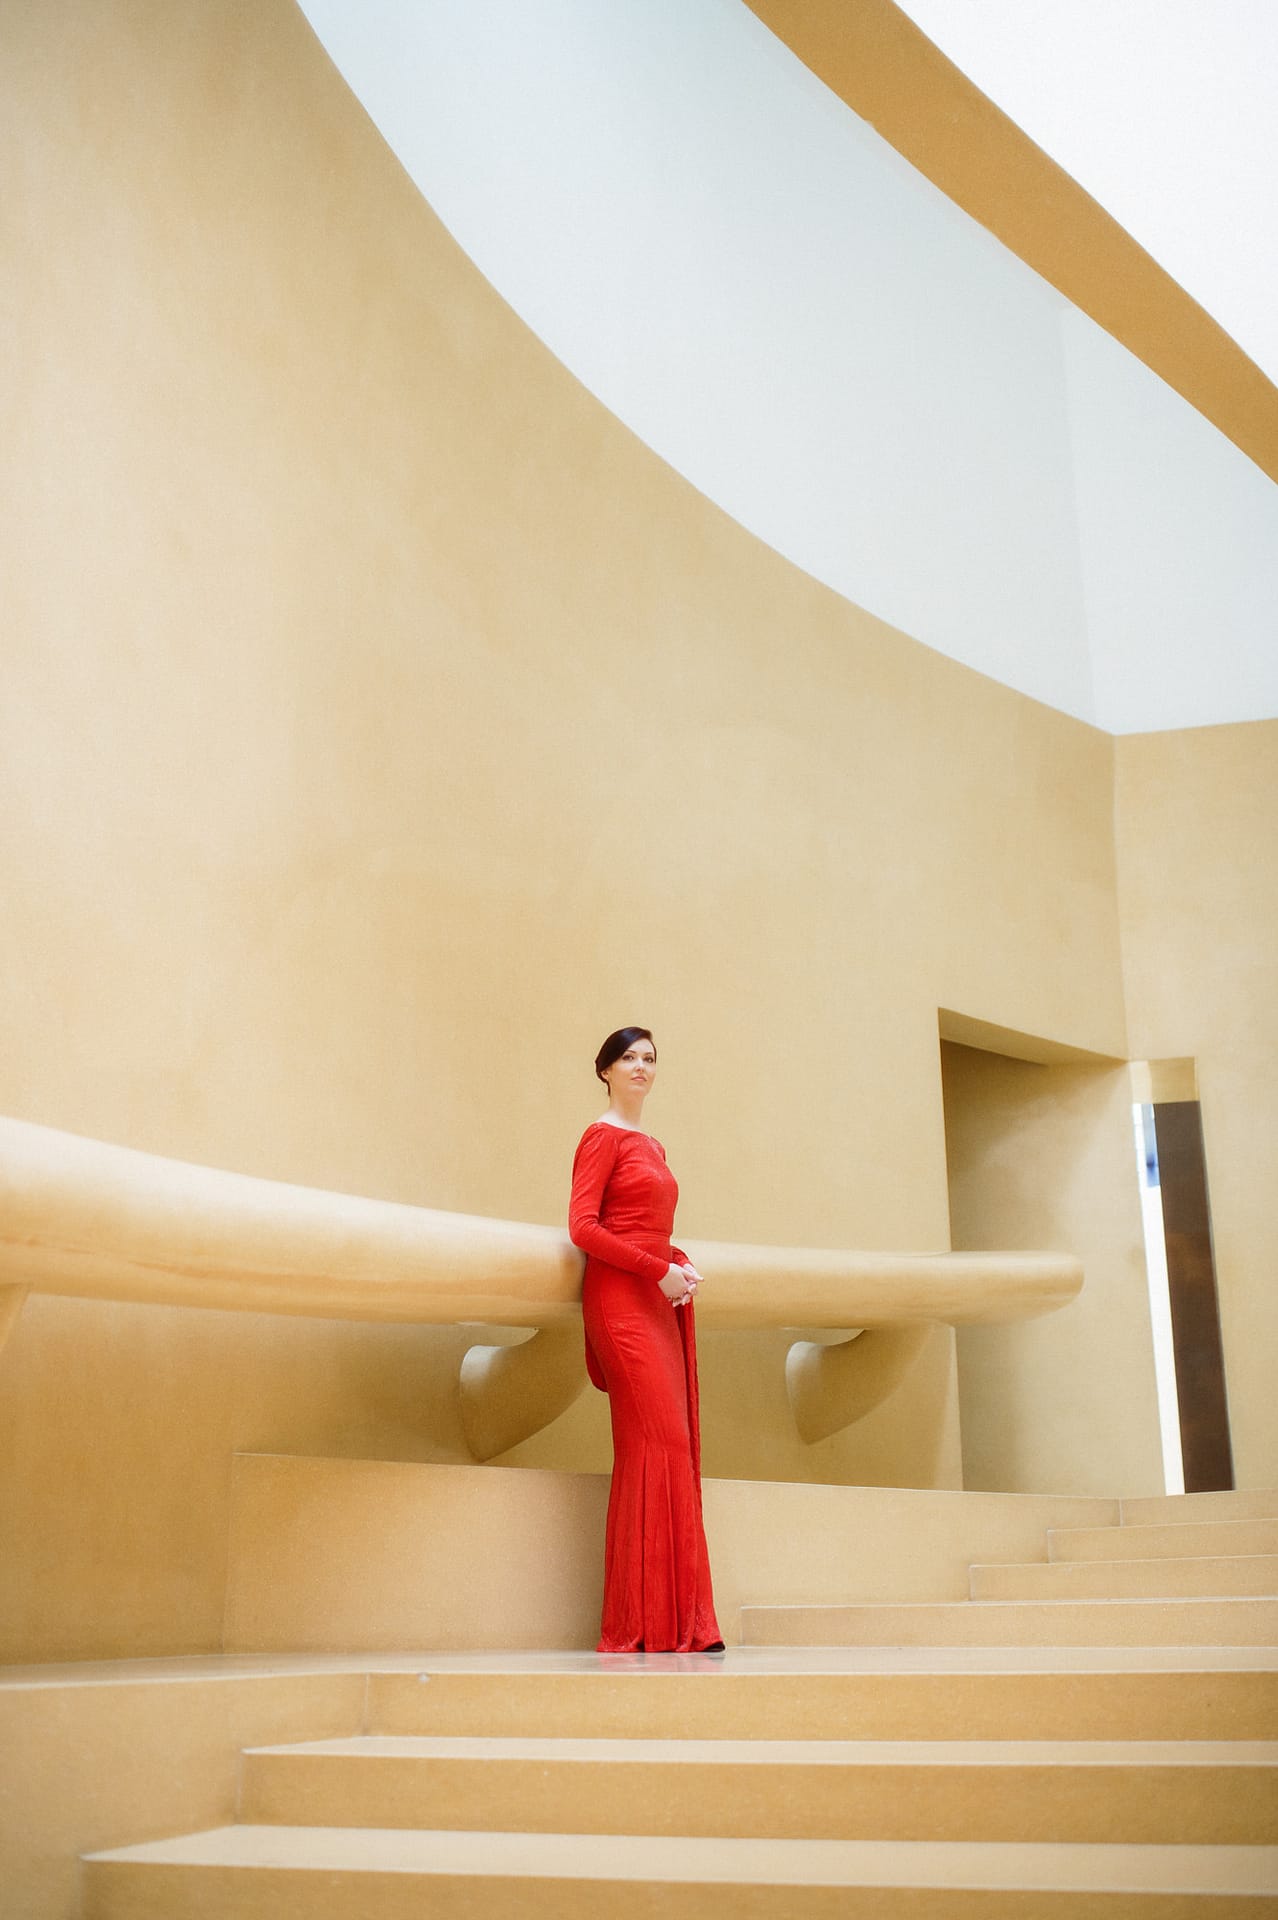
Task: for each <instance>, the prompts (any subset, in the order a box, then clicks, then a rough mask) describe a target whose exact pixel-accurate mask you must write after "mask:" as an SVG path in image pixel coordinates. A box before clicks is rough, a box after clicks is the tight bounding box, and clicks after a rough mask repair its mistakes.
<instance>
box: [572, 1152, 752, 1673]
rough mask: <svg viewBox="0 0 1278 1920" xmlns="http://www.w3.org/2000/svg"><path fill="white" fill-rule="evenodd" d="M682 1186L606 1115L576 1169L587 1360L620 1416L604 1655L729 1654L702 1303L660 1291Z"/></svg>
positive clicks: (673, 1251)
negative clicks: (710, 1531)
mask: <svg viewBox="0 0 1278 1920" xmlns="http://www.w3.org/2000/svg"><path fill="white" fill-rule="evenodd" d="M678 1198H679V1188H678V1185H677V1183H676V1181H675V1177H674V1175H673V1174H672V1173H671V1171H670V1169H669V1167H668V1166H667V1165H666V1156H665V1150H664V1149H663V1148H662V1146H661V1144H660V1143H659V1142H658V1141H656V1140H654V1139H653V1138H652V1137H651V1135H650V1134H646V1133H636V1132H632V1131H631V1130H629V1129H627V1128H624V1127H614V1126H610V1125H609V1124H608V1122H607V1121H603V1120H597V1121H596V1122H595V1123H594V1125H593V1126H590V1127H587V1129H586V1131H585V1133H584V1134H583V1135H582V1137H581V1143H580V1145H579V1146H578V1148H577V1153H576V1157H575V1158H574V1160H573V1166H572V1200H571V1203H570V1205H569V1209H568V1231H569V1234H570V1236H571V1238H572V1241H573V1243H574V1245H576V1246H578V1247H580V1248H581V1249H582V1251H583V1252H584V1253H585V1255H586V1274H585V1280H584V1282H583V1286H582V1296H581V1299H582V1315H583V1318H584V1320H585V1323H586V1365H587V1367H588V1369H589V1372H590V1378H591V1380H592V1381H593V1382H594V1384H595V1385H596V1386H597V1387H599V1388H600V1389H601V1390H602V1391H603V1392H605V1393H606V1394H607V1395H608V1399H609V1403H610V1406H611V1410H612V1447H613V1467H612V1489H611V1492H610V1494H609V1498H608V1529H607V1536H606V1540H605V1546H604V1600H603V1622H602V1628H601V1634H600V1640H599V1651H600V1653H629V1652H636V1651H638V1650H640V1649H644V1650H646V1651H648V1652H679V1653H683V1652H689V1651H693V1650H697V1649H703V1648H706V1647H714V1646H722V1644H723V1636H722V1635H721V1634H720V1632H719V1624H718V1622H717V1620H716V1619H715V1617H714V1596H713V1594H712V1593H711V1590H710V1559H709V1555H708V1553H707V1552H706V1536H705V1528H704V1526H703V1524H702V1518H701V1435H700V1429H699V1424H698V1406H697V1345H696V1328H695V1323H694V1321H693V1317H692V1307H691V1306H690V1305H689V1306H686V1307H678V1308H676V1307H674V1306H673V1305H672V1304H671V1302H670V1301H669V1300H667V1299H666V1296H665V1295H664V1293H662V1291H661V1287H660V1285H659V1282H660V1281H662V1280H664V1279H665V1276H666V1269H667V1267H668V1266H669V1265H670V1263H671V1261H672V1260H674V1261H676V1262H679V1263H681V1262H682V1261H683V1260H684V1259H685V1258H686V1256H685V1255H683V1254H681V1253H680V1251H679V1249H678V1248H677V1247H672V1246H671V1244H670V1234H671V1230H672V1228H673V1227H674V1213H675V1202H676V1201H677V1200H678Z"/></svg>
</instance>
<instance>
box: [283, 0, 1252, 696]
mask: <svg viewBox="0 0 1278 1920" xmlns="http://www.w3.org/2000/svg"><path fill="white" fill-rule="evenodd" d="M1177 3H1178V0H1159V7H1160V9H1161V8H1162V6H1163V5H1164V4H1166V5H1167V6H1168V7H1171V6H1174V5H1176V4H1177ZM981 4H982V6H985V5H986V4H988V5H989V6H990V7H991V8H993V7H994V6H995V5H996V4H997V0H981ZM1046 4H1047V0H1044V10H1045V8H1046ZM1069 4H1070V6H1071V7H1073V6H1075V5H1077V6H1078V7H1079V8H1080V9H1081V8H1082V7H1083V4H1084V0H1069ZM1111 4H1112V5H1113V6H1114V7H1121V6H1123V5H1125V4H1127V0H1111ZM1202 4H1203V6H1204V7H1206V6H1207V5H1208V0H1202ZM1212 4H1213V10H1215V9H1228V7H1229V6H1230V4H1231V0H1212ZM1239 4H1245V0H1239ZM302 5H303V7H304V10H305V12H306V13H307V15H308V16H309V18H310V19H311V21H312V23H313V25H314V26H315V28H316V31H317V32H318V33H319V34H320V36H321V38H322V39H323V40H324V43H325V45H326V46H327V47H328V50H329V52H330V53H331V54H332V56H333V58H334V60H335V61H336V63H337V65H338V67H339V68H340V70H341V71H342V73H343V74H344V75H345V76H346V78H347V80H348V82H349V83H350V85H351V86H352V87H353V88H354V90H355V92H356V94H357V95H358V96H359V98H360V99H361V100H362V101H363V103H364V105H365V107H366V108H367V110H368V111H369V113H370V114H371V115H372V117H373V119H374V121H375V122H376V124H377V126H378V127H379V128H380V129H381V132H382V133H383V135H384V136H385V138H386V139H387V141H388V142H389V144H390V145H391V147H392V149H393V150H394V152H395V153H396V154H397V155H398V156H399V158H400V160H401V162H402V163H403V165H404V167H405V168H406V170H407V171H408V173H409V174H410V176H411V177H412V178H413V179H414V180H415V181H416V182H417V184H418V186H419V187H420V189H421V191H422V193H423V194H424V195H425V197H426V199H427V200H428V201H429V202H430V204H431V206H432V207H433V208H434V209H435V211H436V213H437V214H438V215H439V216H440V218H441V219H442V220H443V221H444V222H445V224H446V225H447V226H448V227H449V228H450V230H451V231H452V233H453V234H454V235H455V236H456V238H457V240H458V241H459V242H460V244H461V245H462V246H463V247H464V248H465V249H466V251H467V252H468V253H469V254H470V256H471V258H472V259H473V260H474V262H475V263H476V265H477V266H478V268H479V270H480V271H481V272H482V273H484V274H485V275H486V276H487V278H488V279H489V280H490V282H491V283H492V285H493V286H494V287H495V288H496V289H497V291H498V292H499V293H500V294H501V295H502V296H503V298H505V299H506V300H507V301H508V302H509V303H510V305H511V306H512V307H513V308H514V309H515V311H516V312H517V313H518V314H519V315H520V316H521V317H522V318H523V320H524V321H525V322H526V323H527V324H528V325H529V326H530V327H531V328H532V329H533V330H534V331H535V332H536V333H537V334H539V335H540V337H541V338H542V339H543V340H544V341H545V342H546V344H547V346H548V347H549V348H550V349H551V351H552V352H553V353H555V354H556V355H557V356H558V357H559V359H560V360H561V361H562V362H563V363H564V364H565V365H566V366H567V367H569V368H570V369H571V370H572V371H573V373H574V374H575V375H576V376H577V378H578V379H579V380H581V381H582V382H583V384H584V385H585V386H586V387H587V388H589V390H590V391H591V392H592V393H594V394H595V395H596V396H597V397H598V398H599V399H600V400H601V401H602V402H603V403H604V405H605V406H607V407H609V408H610V409H611V410H612V411H613V412H614V413H615V414H616V415H617V416H618V417H619V418H620V419H621V420H622V421H624V422H625V423H626V424H627V425H628V426H629V427H630V428H631V430H632V431H633V432H634V433H636V434H637V435H638V436H639V437H640V438H641V439H643V440H645V441H646V442H647V443H648V445H649V446H651V447H652V448H654V449H655V450H656V451H657V452H658V453H659V454H660V455H661V456H662V457H663V458H664V459H665V460H666V461H668V462H669V463H670V465H671V466H673V467H674V468H675V469H676V470H677V471H678V472H680V473H681V474H683V475H684V476H685V477H686V478H687V479H688V480H689V481H691V482H692V484H693V485H694V486H696V487H698V488H699V489H700V490H701V491H702V492H703V493H704V494H706V495H707V496H708V497H709V498H710V499H711V500H714V501H716V502H717V503H718V505H719V506H720V507H722V508H723V509H724V510H725V511H726V512H727V513H729V514H731V515H732V516H733V517H734V518H735V519H736V520H738V521H739V522H740V523H741V524H742V525H743V526H745V527H747V528H749V529H750V530H751V531H752V532H753V533H755V534H756V535H758V537H759V538H761V539H763V540H765V541H767V542H768V543H769V544H770V545H771V546H773V547H775V548H776V549H777V550H778V551H779V552H780V553H782V554H784V555H785V556H786V557H787V558H788V559H790V560H792V561H793V562H795V563H796V564H797V565H798V566H800V567H803V568H804V569H806V570H807V571H808V572H809V573H811V574H812V575H814V576H815V577H816V578H817V579H818V580H820V581H823V582H824V583H825V584H827V585H828V586H830V587H832V588H833V589H834V590H835V591H836V592H838V593H840V594H843V595H845V596H846V597H847V598H848V599H849V600H851V601H853V602H854V603H856V604H857V605H859V606H861V607H864V608H867V609H868V610H869V611H870V612H872V613H875V614H878V615H879V616H880V617H881V618H883V619H884V620H886V621H889V622H890V623H891V624H892V625H894V626H897V627H899V628H901V629H902V630H903V631H904V632H905V633H907V634H910V635H912V636H913V637H914V638H915V639H917V640H921V641H923V642H924V643H925V644H926V645H928V646H931V647H934V648H936V649H938V650H939V651H941V652H943V653H947V654H949V655H950V656H951V657H952V658H953V659H956V660H960V661H963V662H964V663H965V664H967V665H969V666H971V667H974V668H976V669H977V670H978V671H980V672H982V673H986V674H989V675H991V676H992V677H994V678H995V679H998V680H1001V681H1002V682H1003V683H1004V684H1005V685H1007V686H1011V687H1015V688H1017V689H1019V690H1020V691H1021V692H1023V693H1027V694H1030V695H1032V696H1033V697H1034V698H1035V699H1038V700H1042V701H1046V702H1048V703H1049V704H1051V705H1053V706H1056V707H1058V708H1060V709H1061V710H1063V711H1065V712H1067V713H1071V714H1074V715H1077V716H1078V717H1079V718H1081V719H1084V720H1089V721H1092V722H1093V723H1095V724H1097V725H1099V726H1101V727H1104V728H1106V729H1107V730H1109V731H1110V732H1114V733H1123V732H1136V731H1146V730H1153V729H1158V728H1167V727H1179V726H1195V725H1205V724H1211V723H1218V722H1226V721H1236V720H1244V719H1254V718H1261V717H1266V716H1270V715H1273V714H1278V487H1276V486H1275V485H1274V482H1273V481H1272V480H1270V479H1269V478H1268V477H1267V476H1266V475H1265V474H1263V473H1262V472H1261V471H1260V469H1259V468H1258V467H1256V466H1255V465H1254V464H1253V463H1252V462H1251V461H1249V460H1248V459H1247V457H1246V456H1245V455H1244V454H1243V453H1241V452H1240V451H1239V450H1238V448H1237V447H1235V446H1233V445H1232V443H1230V442H1228V441H1226V440H1225V438H1224V436H1223V435H1222V434H1220V433H1219V432H1218V431H1217V429H1216V428H1214V427H1213V426H1211V425H1210V424H1209V423H1208V422H1207V421H1206V420H1205V419H1203V417H1202V416H1201V415H1200V414H1197V413H1196V412H1195V411H1194V409H1193V408H1192V407H1191V406H1190V405H1189V404H1188V402H1187V401H1185V400H1183V399H1182V398H1181V397H1180V396H1179V395H1178V394H1176V393H1174V392H1173V391H1172V390H1171V389H1170V388H1168V387H1167V386H1165V385H1164V384H1163V382H1161V381H1160V380H1159V379H1158V378H1157V376H1156V375H1155V374H1153V373H1151V372H1150V371H1149V369H1148V368H1147V367H1145V366H1143V365H1142V364H1141V363H1140V362H1139V361H1137V360H1136V359H1135V358H1134V357H1133V356H1132V355H1131V354H1130V353H1128V352H1127V350H1126V349H1125V348H1124V347H1122V346H1120V345H1119V344H1118V343H1117V342H1116V341H1114V340H1113V339H1111V338H1110V336H1109V335H1108V334H1105V333H1104V332H1103V331H1102V330H1101V329H1100V328H1099V327H1097V326H1096V325H1095V324H1094V323H1093V322H1092V321H1090V320H1089V319H1087V318H1086V316H1085V315H1083V314H1081V313H1079V312H1077V311H1076V310H1075V309H1072V308H1071V307H1070V305H1069V303H1068V301H1067V300H1065V298H1064V296H1063V295H1061V294H1060V293H1058V292H1057V291H1056V290H1055V289H1054V288H1052V287H1050V286H1049V285H1047V283H1046V282H1044V281H1042V280H1040V279H1039V278H1038V277H1037V276H1036V275H1035V274H1034V273H1032V272H1031V270H1030V268H1029V267H1027V266H1026V265H1025V264H1024V263H1023V262H1022V261H1020V260H1019V259H1017V258H1016V257H1015V256H1014V255H1012V254H1011V253H1009V252H1008V251H1007V250H1006V249H1005V248H1003V247H1002V246H1001V245H1000V244H999V243H998V242H997V241H996V240H995V239H994V238H993V236H992V235H991V234H989V233H988V232H987V231H985V229H983V228H982V227H980V226H979V225H977V223H976V222H975V221H973V220H971V219H969V218H968V216H967V215H966V214H964V213H962V212H961V211H960V210H959V209H958V208H957V207H955V206H954V205H953V204H952V203H951V202H950V201H949V200H947V199H946V198H945V196H944V195H943V194H941V193H940V192H939V190H938V189H936V188H935V187H933V186H932V185H931V183H930V182H929V181H927V180H925V179H924V178H923V177H922V176H921V175H919V174H918V173H916V172H915V171H914V169H913V168H911V167H910V166H909V165H908V164H907V162H906V161H905V160H903V159H902V158H901V156H900V155H899V154H898V153H896V152H895V151H894V150H893V149H892V148H891V147H889V146H888V145H887V144H886V143H885V142H884V141H882V140H881V139H880V138H879V136H878V135H877V134H875V133H874V132H873V130H872V129H871V128H870V127H869V126H867V125H866V124H865V123H864V122H863V121H861V120H859V119H858V118H857V117H856V115H855V114H853V113H852V112H851V111H850V110H849V109H848V108H847V107H846V105H845V104H844V103H843V102H842V101H841V100H839V99H837V98H836V96H835V95H834V94H832V93H831V92H830V91H829V90H828V89H827V88H825V87H824V86H823V85H822V83H821V82H820V81H819V80H818V79H817V78H816V76H815V75H814V74H813V73H811V72H810V71H809V69H808V68H806V67H804V66H803V65H802V64H801V63H800V62H799V61H798V60H797V59H795V57H794V56H793V54H791V53H790V51H789V49H788V48H786V47H785V46H783V45H782V43H781V42H780V41H779V40H778V39H776V38H775V37H774V36H773V35H772V34H770V33H769V32H768V31H767V29H766V28H765V27H764V26H763V24H762V22H761V21H760V20H759V19H758V18H757V16H756V15H754V14H753V13H752V12H750V11H749V9H748V8H747V7H746V6H745V5H743V4H742V0H644V4H643V6H641V7H639V6H636V5H635V3H634V0H483V5H482V6H476V5H475V4H474V0H430V4H429V5H428V6H423V5H422V4H421V0H302ZM1273 5H1274V9H1275V14H1276V15H1278V0H1273ZM1019 7H1023V8H1024V10H1025V11H1026V12H1027V13H1028V12H1031V11H1035V10H1036V6H1035V0H1018V10H1019ZM1043 57H1044V56H1043V55H1042V54H1041V52H1040V54H1039V56H1038V58H1039V60H1040V61H1042V59H1043ZM1113 111H1114V113H1115V114H1116V115H1117V114H1118V107H1117V104H1115V106H1114V108H1113ZM1078 117H1079V118H1080V119H1081V118H1082V116H1081V114H1080V115H1079V116H1078ZM1137 144H1138V145H1139V144H1140V142H1138V143H1137ZM654 564H658V561H657V559H656V557H655V556H654Z"/></svg>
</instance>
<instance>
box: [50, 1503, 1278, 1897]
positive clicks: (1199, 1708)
mask: <svg viewBox="0 0 1278 1920" xmlns="http://www.w3.org/2000/svg"><path fill="white" fill-rule="evenodd" d="M458 1604H459V1605H461V1606H464V1596H461V1595H459V1600H458ZM741 1639H742V1644H741V1645H740V1646H733V1647H731V1648H730V1649H729V1651H728V1652H727V1654H725V1655H722V1656H710V1655H684V1656H679V1655H666V1656H658V1655H652V1656H647V1657H645V1656H641V1655H640V1656H608V1657H601V1656H597V1655H593V1654H587V1653H553V1652H548V1651H542V1652H529V1653H517V1652H508V1653H490V1654H480V1653H466V1652H452V1653H446V1654H445V1653H441V1654H437V1655H433V1656H427V1655H410V1654H405V1655H396V1654H393V1653H386V1652H383V1653H381V1654H379V1655H377V1656H371V1655H370V1656H369V1657H368V1659H367V1662H366V1664H365V1666H364V1668H363V1670H362V1678H361V1680H360V1693H359V1709H358V1713H357V1716H356V1717H357V1722H358V1724H356V1725H353V1726H351V1727H350V1728H349V1730H348V1731H346V1732H344V1733H343V1734H342V1735H341V1737H333V1736H332V1732H331V1728H329V1729H327V1730H326V1731H327V1732H328V1736H329V1737H325V1738H322V1739H310V1740H301V1741H298V1740H289V1741H288V1742H287V1743H271V1744H265V1745H259V1746H255V1747H252V1748H251V1749H250V1750H248V1751H246V1752H245V1753H244V1754H243V1757H242V1763H241V1768H240V1774H239V1785H238V1806H237V1818H236V1820H235V1822H234V1823H233V1824H227V1825H224V1826H219V1827H216V1828H213V1829H211V1830H208V1831H202V1832H196V1833H190V1834H186V1835H183V1836H181V1837H178V1838H169V1839H157V1840H153V1841H150V1842H148V1843H146V1844H143V1845H136V1846H128V1847H120V1848H115V1849H112V1850H110V1851H106V1852H98V1853H95V1854H91V1855H90V1856H89V1857H88V1858H87V1859H86V1861H85V1863H84V1867H83V1881H82V1888H81V1895H82V1912H83V1914H84V1915H85V1916H87V1920H215V1917H217V1920H267V1917H268V1916H269V1917H270V1920H281V1917H286V1920H339V1916H340V1920H401V1916H408V1915H410V1914H411V1915H413V1916H418V1915H422V1914H429V1915H431V1916H432V1917H438V1920H462V1917H463V1916H465V1920H481V1916H482V1917H486V1916H506V1915H519V1916H522V1915H532V1914H538V1913H545V1914H547V1915H555V1916H565V1917H566V1920H577V1917H578V1916H581V1917H582V1920H584V1917H585V1916H589V1917H590V1920H599V1917H600V1916H607V1917H609V1920H611V1917H612V1916H616V1917H617V1920H641V1917H642V1920H667V1916H669V1917H670V1920H674V1916H684V1915H693V1914H697V1915H700V1914H703V1913H705V1912H707V1911H714V1912H715V1913H717V1914H722V1915H726V1916H741V1917H742V1920H771V1917H772V1916H776V1917H777V1920H781V1917H782V1916H786V1917H788V1916H791V1915H794V1916H799V1915H804V1916H806V1915H812V1916H835V1915H838V1916H840V1920H844V1917H855V1916H860V1915H875V1916H878V1915H883V1916H897V1915H900V1916H902V1917H905V1916H908V1917H909V1920H924V1917H928V1920H930V1917H931V1916H938V1920H939V1917H940V1916H945V1917H947V1920H948V1917H949V1916H964V1917H965V1920H978V1917H980V1920H984V1917H985V1916H990V1917H991V1920H1001V1917H1002V1916H1011V1915H1026V1916H1040V1915H1048V1916H1050V1915H1060V1916H1070V1917H1071V1920H1073V1917H1074V1916H1084V1917H1085V1916H1090V1915H1106V1916H1120V1915H1122V1916H1125V1915H1129V1914H1130V1915H1139V1916H1159V1917H1160V1920H1173V1917H1175V1916H1180V1915H1193V1916H1200V1915H1202V1916H1206V1915H1218V1914H1219V1915H1225V1914H1234V1913H1238V1914H1244V1913H1245V1914H1248V1915H1251V1916H1259V1915H1261V1914H1266V1913H1278V1492H1276V1493H1258V1492H1253V1493H1237V1494H1210V1495H1191V1496H1188V1497H1185V1498H1181V1499H1142V1500H1131V1501H1125V1502H1123V1503H1122V1504H1121V1508H1120V1510H1119V1520H1118V1523H1117V1524H1112V1525H1106V1526H1099V1527H1087V1528H1064V1529H1060V1530H1055V1531H1052V1532H1049V1534H1048V1536H1047V1538H1046V1540H1045V1542H1044V1547H1043V1555H1042V1558H1041V1559H1039V1560H1038V1561H1035V1562H1033V1563H1028V1564H1023V1565H997V1566H988V1565H987V1566H974V1567H973V1568H972V1570H971V1598H970V1599H968V1600H966V1601H953V1602H948V1603H929V1602H913V1603H907V1604H903V1605H885V1604H867V1605H856V1606H822V1607H805V1606H786V1607H768V1606H746V1607H743V1609H742V1611H741ZM346 1664H347V1667H348V1668H350V1669H351V1670H352V1671H354V1670H355V1667H356V1665H357V1663H356V1662H353V1661H349V1660H348V1661H347V1663H346Z"/></svg>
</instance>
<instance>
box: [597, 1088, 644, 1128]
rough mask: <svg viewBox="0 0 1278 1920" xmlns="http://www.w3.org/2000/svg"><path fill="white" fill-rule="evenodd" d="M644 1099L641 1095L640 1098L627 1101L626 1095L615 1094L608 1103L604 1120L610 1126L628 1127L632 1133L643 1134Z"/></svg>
mask: <svg viewBox="0 0 1278 1920" xmlns="http://www.w3.org/2000/svg"><path fill="white" fill-rule="evenodd" d="M644 1097H645V1096H644V1095H643V1094H640V1095H639V1096H638V1098H635V1097H633V1096H632V1097H631V1098H629V1099H627V1098H626V1096H625V1095H624V1094H617V1093H614V1094H613V1096H612V1098H611V1100H609V1102H608V1111H607V1113H606V1114H605V1115H604V1119H605V1120H607V1121H608V1123H609V1125H610V1126H614V1127H626V1128H628V1130H629V1131H630V1132H631V1133H642V1132H643V1103H644Z"/></svg>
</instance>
